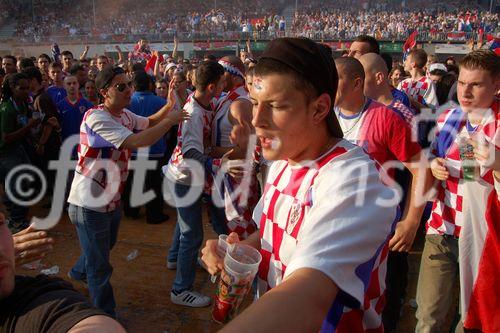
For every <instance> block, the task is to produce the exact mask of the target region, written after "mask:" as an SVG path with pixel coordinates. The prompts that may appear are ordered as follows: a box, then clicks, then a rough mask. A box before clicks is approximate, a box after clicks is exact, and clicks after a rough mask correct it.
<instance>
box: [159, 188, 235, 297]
mask: <svg viewBox="0 0 500 333" xmlns="http://www.w3.org/2000/svg"><path fill="white" fill-rule="evenodd" d="M190 188H191V187H190V186H187V185H181V184H175V194H176V196H177V197H179V198H182V197H184V196H185V195H186V193H187V192H188V191H189V189H190ZM212 206H213V205H211V207H210V209H211V211H212V210H213V212H212V213H211V216H212V217H214V218H213V219H212V223H213V224H214V230H215V231H216V232H218V233H225V232H226V230H227V229H226V226H225V224H224V220H222V223H217V222H213V221H214V220H219V219H220V216H221V212H220V210H221V209H218V208H217V207H215V206H214V207H213V208H212ZM217 209H218V210H219V211H216V210H217ZM223 212H224V211H223V209H222V213H223ZM216 225H217V226H216ZM202 243H203V223H202V202H201V196H200V197H199V198H198V199H197V200H196V201H195V202H194V203H193V204H192V205H190V206H187V207H177V224H176V226H175V232H174V236H173V239H172V246H171V247H170V250H169V252H168V261H172V262H177V272H176V274H175V280H174V284H173V286H172V290H175V291H176V292H182V291H184V290H189V289H192V288H193V283H194V279H195V275H196V260H197V258H198V251H199V250H200V247H201V244H202Z"/></svg>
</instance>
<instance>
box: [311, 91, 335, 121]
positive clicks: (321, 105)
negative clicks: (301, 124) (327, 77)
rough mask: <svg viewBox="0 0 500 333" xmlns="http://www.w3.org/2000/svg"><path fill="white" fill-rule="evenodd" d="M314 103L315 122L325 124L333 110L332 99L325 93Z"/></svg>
mask: <svg viewBox="0 0 500 333" xmlns="http://www.w3.org/2000/svg"><path fill="white" fill-rule="evenodd" d="M313 103H314V113H313V122H314V124H316V125H317V124H320V123H321V122H323V121H324V120H325V118H326V116H327V115H328V113H329V112H330V109H331V108H332V98H331V97H330V95H328V94H327V93H323V94H321V95H320V96H318V97H317V98H316V100H315V101H314V102H313Z"/></svg>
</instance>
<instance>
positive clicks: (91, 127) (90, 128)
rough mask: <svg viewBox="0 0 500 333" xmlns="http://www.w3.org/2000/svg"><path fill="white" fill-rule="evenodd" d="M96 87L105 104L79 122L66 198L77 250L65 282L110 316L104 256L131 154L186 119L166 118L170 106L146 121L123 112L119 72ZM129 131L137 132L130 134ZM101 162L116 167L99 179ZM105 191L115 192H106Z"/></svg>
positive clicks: (123, 81) (112, 238)
mask: <svg viewBox="0 0 500 333" xmlns="http://www.w3.org/2000/svg"><path fill="white" fill-rule="evenodd" d="M96 86H97V88H98V89H99V92H100V94H101V95H102V96H103V97H104V103H103V104H102V105H100V106H98V107H96V108H93V109H90V110H89V111H87V113H86V114H85V116H84V118H83V122H82V125H81V126H80V146H79V150H78V163H77V167H76V170H75V177H74V179H73V183H72V184H71V190H70V194H69V198H68V202H69V204H70V205H69V208H68V213H69V217H70V220H71V222H72V223H73V224H74V225H75V227H76V230H77V233H78V238H79V240H80V246H81V248H82V254H81V256H80V258H79V259H78V260H77V262H76V263H75V265H74V266H73V268H72V269H71V271H70V272H69V277H71V278H72V279H75V280H86V281H87V284H88V288H89V293H90V298H91V300H92V304H93V305H94V306H96V307H97V308H99V309H101V310H104V311H105V312H106V313H108V314H109V315H111V316H113V317H114V316H115V306H116V304H115V299H114V295H113V289H112V287H111V283H110V278H111V273H112V270H113V269H112V267H111V264H110V262H109V254H110V251H111V249H112V248H113V246H114V245H115V243H116V237H117V234H118V227H119V224H120V218H121V208H120V195H121V191H122V189H123V185H124V183H125V181H126V180H127V175H128V161H129V159H130V153H131V150H132V149H137V148H140V147H147V146H149V145H151V144H153V143H154V142H156V141H158V140H159V139H160V138H161V137H162V136H163V135H164V134H165V132H166V131H168V130H169V129H170V127H171V126H172V125H173V124H175V123H177V122H179V121H182V120H183V119H184V118H185V114H183V113H178V112H176V113H170V114H168V111H169V110H170V108H171V106H170V105H166V106H165V107H164V108H162V109H161V110H160V111H158V112H157V113H156V114H154V115H152V116H150V117H148V118H144V117H140V116H137V115H135V114H134V113H132V112H130V111H129V110H127V109H125V107H126V106H127V105H129V104H130V97H131V95H132V89H131V86H132V84H131V81H130V80H129V79H128V77H127V75H126V73H125V71H123V69H121V68H119V67H115V68H113V67H111V66H108V67H105V68H103V70H102V71H100V72H99V74H98V76H97V81H96ZM134 130H142V132H139V133H136V134H134V132H133V131H134ZM102 162H106V163H109V165H114V166H115V168H114V169H109V168H108V169H107V170H106V173H105V174H103V171H102V168H101V166H102ZM111 163H113V164H111ZM108 186H113V187H114V190H111V191H109V190H106V188H107V187H108ZM96 198H99V200H96Z"/></svg>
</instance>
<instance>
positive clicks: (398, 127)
mask: <svg viewBox="0 0 500 333" xmlns="http://www.w3.org/2000/svg"><path fill="white" fill-rule="evenodd" d="M387 118H388V119H386V121H387V122H388V123H389V130H388V131H387V132H386V134H387V146H388V147H389V150H390V151H391V152H392V154H393V155H394V156H396V158H397V159H398V160H399V161H400V162H407V161H409V160H410V159H411V158H412V157H413V156H415V155H416V154H417V153H419V152H420V151H421V150H422V148H421V147H420V145H419V144H418V142H417V141H414V140H413V137H412V129H411V127H410V126H409V125H408V123H406V122H405V121H404V120H403V119H402V118H401V117H399V116H398V115H397V114H396V113H394V112H388V113H387Z"/></svg>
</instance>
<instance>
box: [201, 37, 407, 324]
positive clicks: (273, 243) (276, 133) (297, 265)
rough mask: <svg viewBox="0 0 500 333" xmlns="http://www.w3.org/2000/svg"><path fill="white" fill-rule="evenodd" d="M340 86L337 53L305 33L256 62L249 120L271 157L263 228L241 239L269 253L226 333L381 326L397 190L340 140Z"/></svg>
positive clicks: (206, 255) (213, 247) (210, 249)
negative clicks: (251, 294)
mask: <svg viewBox="0 0 500 333" xmlns="http://www.w3.org/2000/svg"><path fill="white" fill-rule="evenodd" d="M299 73H301V74H299ZM337 82H338V76H337V72H336V69H335V64H334V63H333V58H332V56H331V51H330V50H326V49H325V48H324V47H323V46H321V45H319V44H316V43H314V42H313V41H311V40H308V39H305V38H279V39H275V40H273V41H272V42H271V43H270V44H269V45H268V48H267V49H266V51H265V52H264V54H263V55H262V57H261V58H260V59H259V63H258V64H257V65H256V67H255V76H254V81H253V88H252V90H251V91H250V97H251V101H252V104H253V120H252V123H253V125H254V126H255V129H256V134H257V136H258V137H259V139H260V142H261V145H262V149H263V154H264V158H265V159H266V160H273V161H274V163H273V164H272V166H271V169H270V171H269V175H268V177H267V183H266V185H265V190H264V193H263V195H262V198H261V199H260V201H259V203H258V204H257V207H256V209H255V210H254V221H256V222H257V225H258V226H259V229H260V231H259V232H255V233H253V234H252V235H250V236H249V238H248V239H246V240H244V241H242V242H243V243H245V244H248V245H251V246H253V247H255V248H257V249H259V250H260V252H261V254H262V262H261V264H260V267H259V273H258V279H259V296H260V299H259V300H258V301H256V302H255V303H254V304H253V305H251V306H250V307H249V308H248V309H246V310H245V311H244V312H243V313H242V314H241V315H240V316H238V317H237V318H235V319H234V320H233V321H232V322H231V323H229V324H228V325H227V326H226V327H225V328H224V331H226V332H270V331H275V332H287V331H294V332H315V331H316V332H317V331H319V330H320V329H321V330H323V331H325V332H365V331H366V330H369V329H372V330H374V332H382V331H383V327H382V324H381V316H380V312H381V310H382V308H383V303H384V301H383V297H382V295H383V292H384V281H385V258H386V255H387V242H388V238H389V234H390V233H391V231H392V229H393V221H394V219H395V216H396V212H397V209H396V203H395V202H394V203H393V204H389V205H385V206H383V205H377V204H376V203H375V202H376V201H377V198H378V199H379V200H380V199H381V198H388V197H391V198H393V192H392V191H391V190H390V189H389V188H387V187H385V186H384V185H383V184H382V183H381V182H380V180H379V174H378V171H377V169H376V167H375V164H374V162H373V161H372V160H371V159H370V158H369V157H368V155H366V154H365V153H364V152H363V150H362V149H361V148H359V147H356V146H355V145H353V144H351V143H349V142H347V141H345V140H343V139H342V135H343V134H342V130H341V128H340V126H339V124H338V121H337V119H336V117H335V115H334V113H333V110H332V109H333V101H334V99H335V94H336V87H337ZM360 179H362V183H363V184H364V185H361V186H360V185H359V184H360V182H359V180H360ZM358 194H359V195H361V196H362V197H364V198H363V199H364V200H362V199H361V200H359V202H358V203H356V196H357V195H358ZM361 202H362V203H361ZM357 204H358V205H360V206H358V205H357ZM361 205H362V206H361ZM229 240H230V242H235V241H238V240H237V235H236V234H235V233H232V234H231V235H230V237H229ZM202 253H203V257H202V259H203V260H204V262H205V263H206V264H207V267H208V270H209V272H210V273H211V274H216V273H217V271H219V270H220V269H222V267H223V263H222V258H220V257H218V255H217V241H215V240H209V241H207V244H206V247H205V248H204V249H203V251H202Z"/></svg>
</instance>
